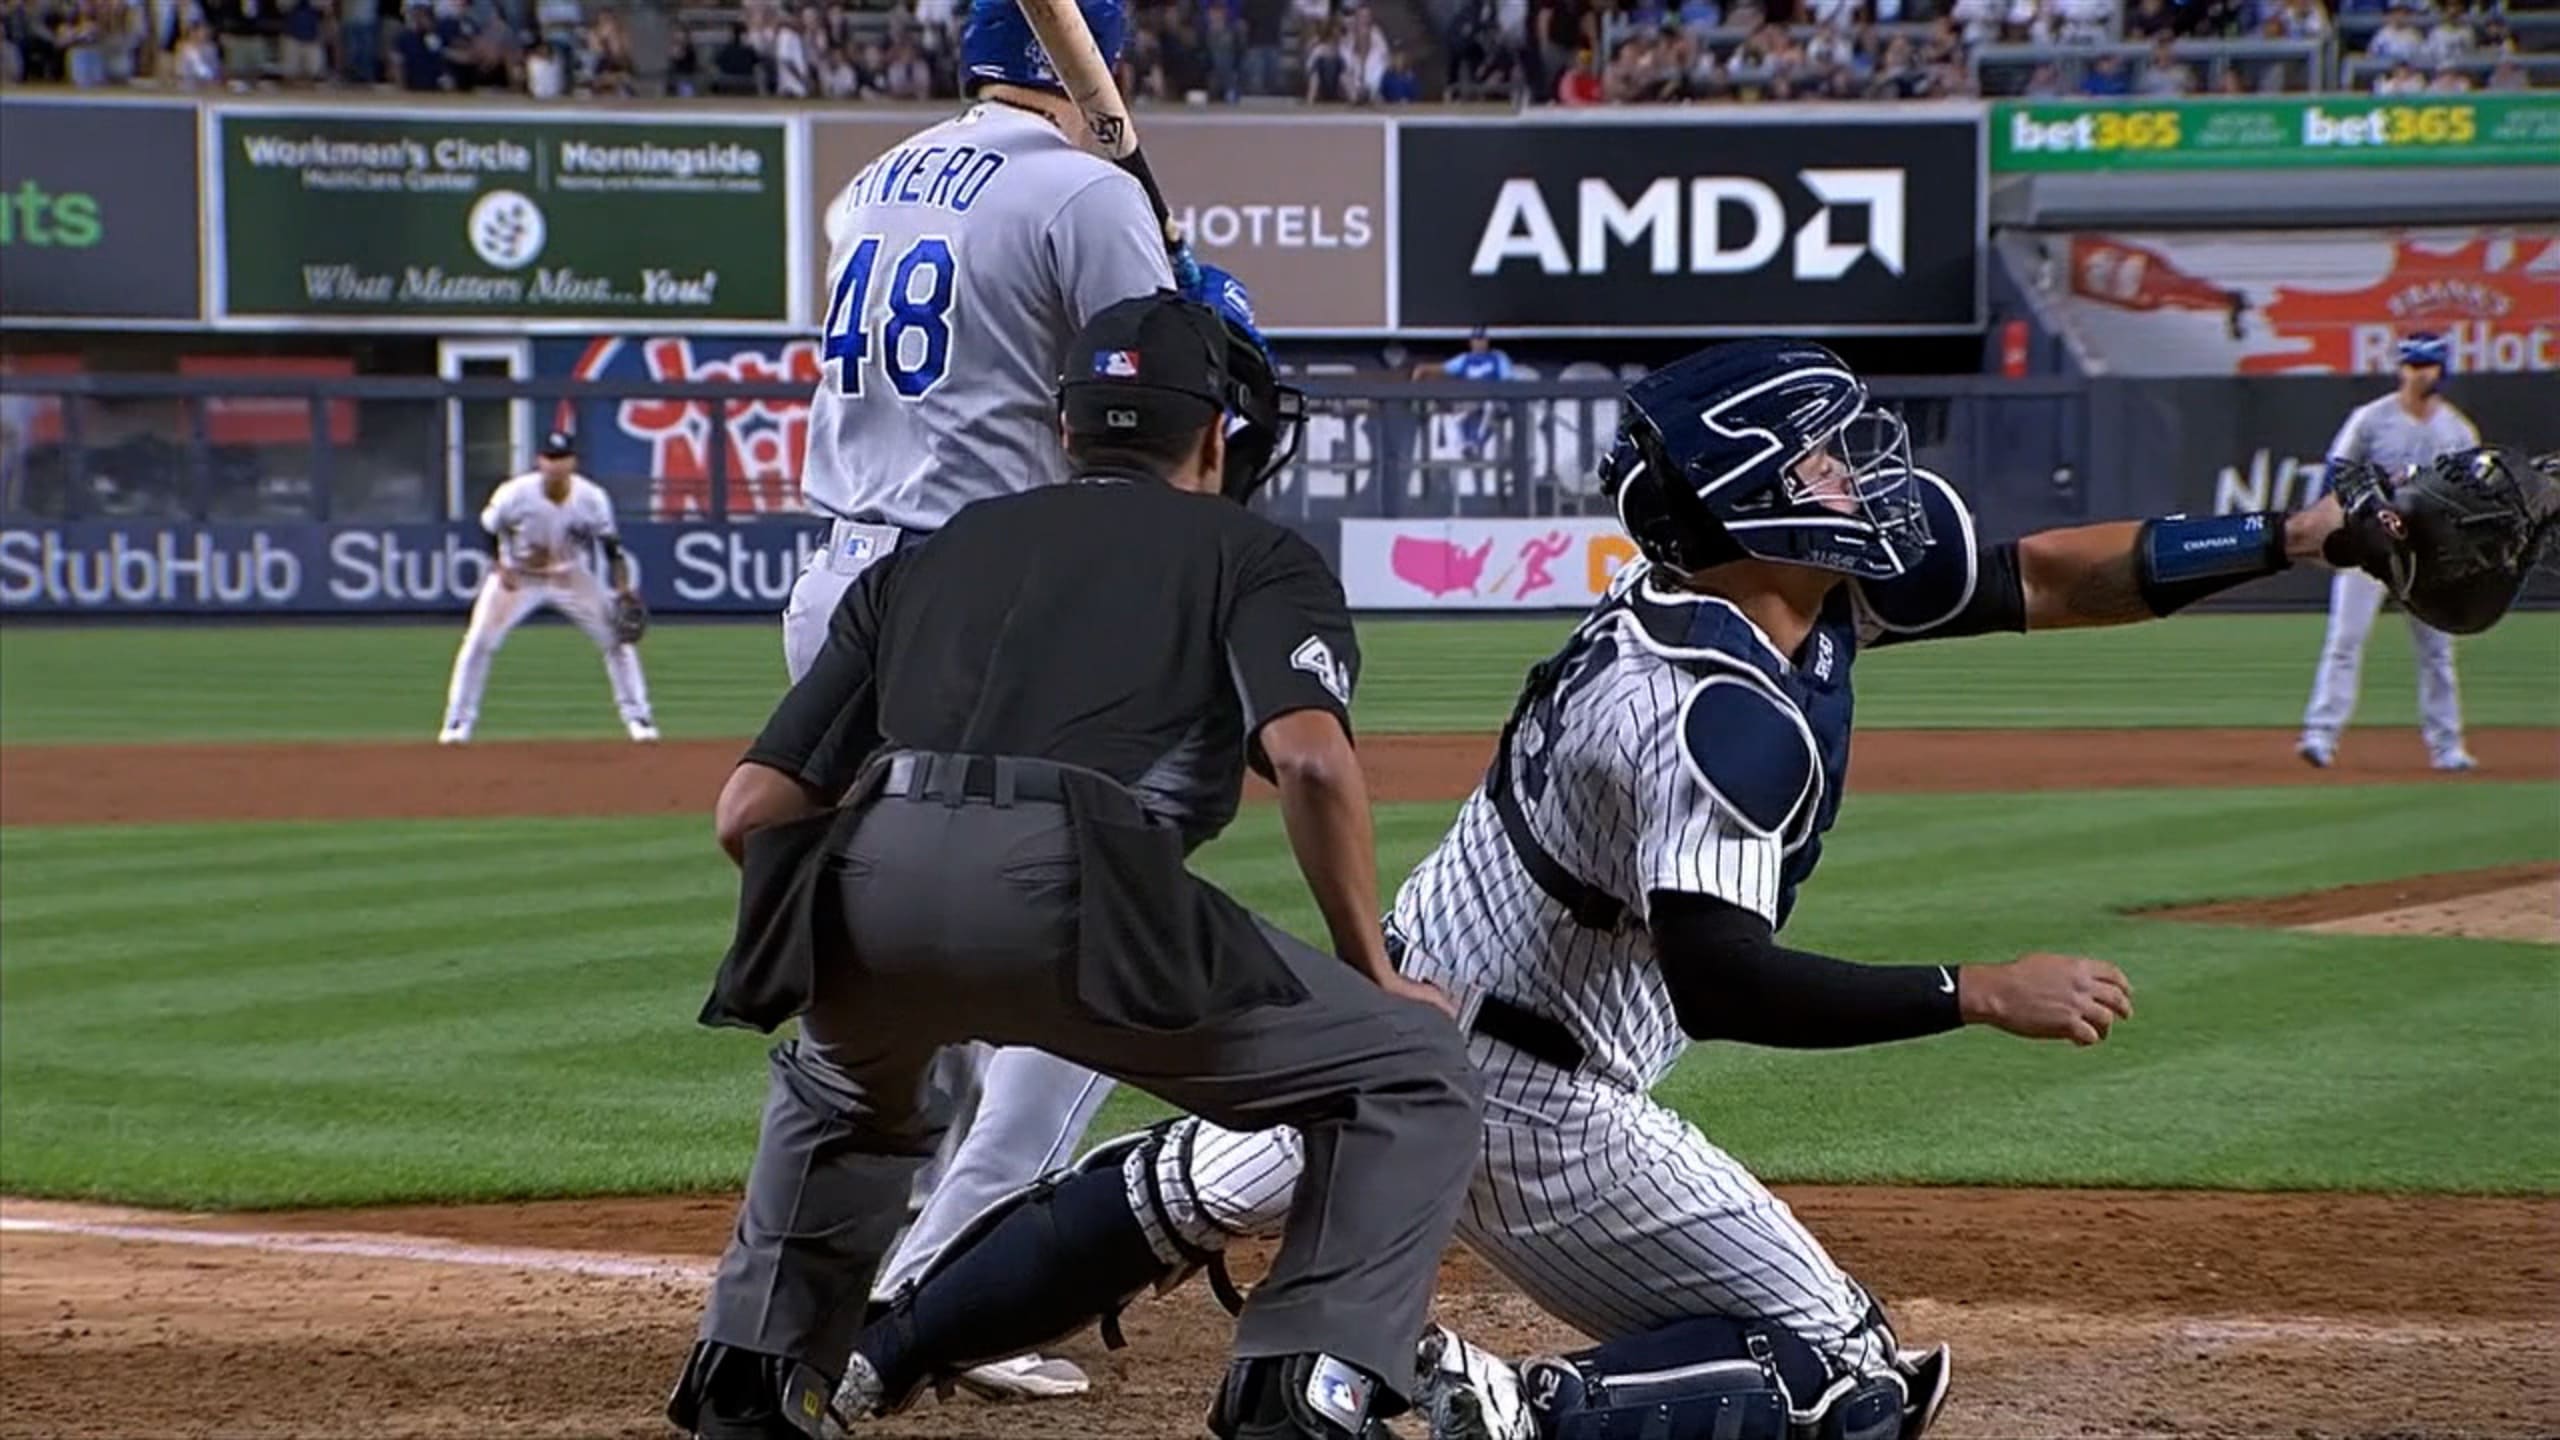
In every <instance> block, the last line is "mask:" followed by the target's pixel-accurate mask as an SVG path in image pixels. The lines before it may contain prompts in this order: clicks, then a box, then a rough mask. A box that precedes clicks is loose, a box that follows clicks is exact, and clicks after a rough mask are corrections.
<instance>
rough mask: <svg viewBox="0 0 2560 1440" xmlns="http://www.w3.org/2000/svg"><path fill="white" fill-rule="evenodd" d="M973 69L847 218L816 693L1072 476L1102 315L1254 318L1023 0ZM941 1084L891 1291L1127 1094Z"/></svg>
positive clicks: (795, 621) (1001, 1077)
mask: <svg viewBox="0 0 2560 1440" xmlns="http://www.w3.org/2000/svg"><path fill="white" fill-rule="evenodd" d="M1079 8H1080V10H1081V11H1082V13H1083V15H1084V19H1085V23H1086V25H1087V27H1088V28H1089V29H1090V30H1091V31H1092V33H1093V37H1094V41H1095V43H1096V44H1097V45H1098V46H1099V47H1100V48H1101V50H1102V53H1103V56H1104V58H1105V60H1106V61H1107V60H1109V59H1111V58H1112V57H1114V56H1116V55H1117V54H1118V53H1119V51H1120V48H1121V45H1122V42H1123V40H1124V38H1125V36H1126V33H1127V29H1128V25H1127V16H1126V14H1125V12H1124V9H1123V6H1122V3H1121V0H1080V5H1079ZM961 61H962V65H963V67H964V69H965V72H966V74H965V82H964V83H965V88H966V89H967V91H968V92H969V97H970V99H971V100H972V101H973V102H974V103H972V104H971V105H970V106H969V108H968V109H966V110H965V111H963V112H962V113H961V114H960V115H958V116H956V117H954V118H953V119H950V120H947V121H944V122H942V123H939V124H936V125H933V126H929V127H927V128H926V129H924V130H922V131H919V132H918V133H916V134H915V135H914V136H912V137H910V138H908V139H907V140H905V141H903V142H901V143H899V144H898V145H896V146H894V147H892V148H891V149H890V150H889V151H887V152H886V153H885V154H882V155H881V156H879V157H878V158H877V159H875V160H873V161H872V162H871V163H870V164H869V165H867V166H865V167H863V169H862V170H861V172H860V173H858V174H856V175H855V176H854V177H853V179H852V181H851V182H850V183H849V184H847V185H846V186H845V187H844V189H843V190H842V191H841V192H839V193H838V194H837V195H836V197H835V199H834V200H833V201H832V202H830V203H829V205H828V207H827V212H826V229H827V246H828V255H829V259H828V265H827V292H826V293H827V305H826V312H825V330H824V336H823V343H824V356H825V373H824V375H823V376H822V378H821V379H820V381H819V384H818V387H817V391H816V394H815V396H814V398H813V399H812V400H811V403H810V415H809V449H808V454H807V457H806V459H805V462H804V463H803V465H802V469H801V494H802V498H803V500H804V502H805V503H806V504H807V505H808V507H809V509H810V510H812V511H814V512H816V513H818V514H821V515H824V516H827V517H828V518H829V521H830V523H829V525H828V528H827V537H826V545H825V546H824V548H823V549H821V550H820V551H818V552H817V553H816V554H813V555H812V556H811V557H810V560H809V563H808V564H807V565H806V566H805V567H804V568H803V569H802V571H801V573H800V576H799V578H798V580H797V581H796V582H795V583H794V584H793V586H792V591H791V599H790V601H789V604H788V606H787V607H786V609H785V610H784V612H783V624H782V629H783V655H784V660H785V662H786V665H787V667H788V669H789V672H790V676H791V678H792V679H793V680H795V681H796V680H798V679H799V678H800V676H801V675H802V674H803V673H805V672H806V671H807V670H808V668H809V665H810V663H811V661H812V660H813V659H814V658H815V657H816V655H817V654H818V652H819V650H820V648H821V647H822V645H823V643H824V641H825V639H826V634H827V624H828V621H829V619H830V618H831V617H832V616H833V615H834V613H835V610H836V604H837V601H838V600H839V599H841V598H842V596H843V595H844V593H845V591H846V589H847V588H848V587H850V586H851V585H852V584H853V582H854V580H855V579H856V577H858V576H860V575H861V573H862V572H863V571H864V570H865V569H867V568H868V567H869V566H870V565H872V564H873V563H874V562H876V561H878V560H879V559H881V558H882V557H883V556H886V555H888V554H890V553H891V552H892V551H894V550H896V549H897V548H898V546H899V545H900V544H901V543H902V542H904V541H906V540H908V539H909V538H910V537H916V536H920V535H923V534H928V533H930V532H932V531H934V530H937V529H939V528H940V527H941V526H942V524H943V523H944V522H945V521H947V520H948V519H950V517H951V515H952V514H953V513H954V512H955V511H957V510H958V509H959V508H960V507H961V506H963V505H966V504H968V503H969V502H971V501H973V500H981V499H986V498H989V497H992V496H997V495H1005V494H1010V493H1012V492H1015V491H1019V490H1026V489H1030V488H1032V487H1034V486H1039V485H1048V484H1054V483H1057V482H1059V481H1062V480H1064V479H1065V478H1066V477H1067V474H1068V469H1067V461H1066V454H1065V451H1064V449H1063V448H1062V447H1061V444H1060V442H1059V438H1058V420H1057V401H1056V387H1057V381H1058V365H1059V360H1060V357H1061V355H1062V354H1063V353H1064V351H1065V347H1066V345H1067V342H1068V340H1069V339H1070V338H1071V337H1072V336H1073V335H1074V334H1075V332H1076V331H1077V329H1078V328H1079V327H1081V326H1082V325H1083V324H1084V323H1085V322H1086V321H1087V320H1089V319H1090V318H1091V317H1092V316H1093V315H1095V314H1096V313H1098V312H1100V311H1102V310H1104V309H1106V308H1108V307H1109V306H1111V305H1113V304H1115V303H1117V302H1119V301H1121V300H1125V299H1128V298H1130V297H1132V296H1136V295H1145V294H1150V293H1153V292H1154V291H1156V290H1159V289H1163V288H1166V287H1167V286H1171V285H1175V284H1177V282H1179V283H1180V284H1181V285H1182V288H1184V289H1185V291H1186V293H1191V294H1193V295H1194V296H1195V298H1201V299H1204V300H1207V301H1209V302H1210V303H1212V304H1213V305H1215V306H1217V307H1218V308H1220V309H1221V310H1223V311H1225V312H1227V313H1229V314H1231V315H1234V316H1236V317H1237V318H1239V319H1241V320H1243V321H1244V322H1245V323H1246V325H1247V326H1248V328H1250V325H1251V320H1252V314H1251V307H1250V301H1249V300H1248V299H1247V297H1246V296H1245V294H1244V291H1243V287H1242V286H1241V285H1238V284H1236V283H1235V282H1234V280H1233V278H1232V277H1229V276H1226V275H1224V274H1222V273H1220V272H1217V271H1215V270H1208V271H1202V270H1200V269H1198V268H1197V267H1194V266H1191V265H1190V264H1189V263H1188V260H1187V257H1184V258H1183V261H1182V263H1181V264H1180V266H1179V267H1177V264H1176V262H1175V260H1174V259H1173V258H1170V257H1168V255H1167V253H1166V247H1165V240H1164V231H1163V229H1162V227H1161V226H1160V225H1159V223H1158V221H1157V219H1156V216H1155V214H1154V211H1153V209H1152V207H1151V206H1150V204H1149V202H1148V200H1147V196H1146V192H1145V190H1144V188H1143V187H1141V186H1140V184H1139V183H1138V181H1137V179H1136V178H1135V177H1134V176H1132V175H1131V174H1130V173H1129V172H1128V171H1126V170H1123V169H1121V168H1120V167H1118V166H1116V165H1114V164H1112V163H1110V162H1109V161H1106V160H1104V159H1102V158H1100V157H1099V156H1096V155H1094V154H1093V153H1091V152H1089V151H1087V150H1084V149H1082V148H1080V147H1079V146H1078V145H1077V144H1076V142H1075V141H1074V140H1073V139H1071V138H1070V137H1071V136H1072V135H1076V134H1080V133H1082V129H1083V120H1082V117H1081V115H1080V113H1079V112H1078V111H1077V109H1076V107H1075V106H1074V104H1073V103H1072V102H1070V101H1068V100H1067V99H1066V97H1065V95H1064V93H1063V92H1062V91H1061V89H1060V88H1059V86H1058V83H1057V78H1056V75H1055V74H1054V72H1053V71H1052V70H1051V69H1050V67H1049V64H1048V59H1047V56H1046V54H1045V53H1044V52H1043V51H1042V50H1041V48H1040V45H1039V42H1038V39H1037V38H1036V36H1035V35H1034V34H1033V32H1032V30H1031V27H1030V23H1029V22H1028V21H1027V20H1025V19H1024V18H1023V15H1022V12H1021V10H1020V9H1019V8H1018V6H1017V5H1016V4H1015V3H1014V0H977V3H974V4H973V5H972V6H971V7H970V10H969V17H968V22H967V26H966V28H965V29H964V31H963V33H962V36H961ZM1177 269H1179V271H1180V273H1177ZM930 1083H931V1085H932V1087H933V1089H934V1091H935V1093H936V1094H937V1096H938V1097H939V1099H940V1104H939V1106H938V1109H939V1110H940V1111H941V1112H942V1113H945V1114H948V1115H949V1117H950V1125H949V1128H948V1129H947V1130H946V1131H945V1138H944V1142H943V1146H942V1148H941V1150H940V1151H939V1152H937V1154H936V1155H935V1157H934V1159H933V1160H932V1162H931V1163H930V1164H928V1166H927V1167H926V1169H925V1170H924V1171H923V1173H922V1174H921V1175H920V1177H919V1179H918V1184H917V1194H916V1198H915V1202H914V1205H915V1208H914V1213H913V1215H912V1216H911V1219H910V1223H909V1227H908V1229H907V1231H906V1233H905V1235H904V1236H903V1237H902V1238H901V1240H900V1241H899V1243H898V1245H897V1247H896V1249H895V1251H894V1252H893V1254H892V1256H891V1258H890V1260H889V1262H888V1263H887V1264H886V1265H884V1266H882V1267H881V1272H880V1276H879V1279H878V1282H877V1290H878V1294H879V1295H880V1296H882V1297H886V1296H887V1295H889V1294H891V1293H892V1292H894V1290H895V1289H896V1288H897V1286H898V1285H900V1284H901V1283H903V1282H904V1281H906V1280H908V1279H910V1278H912V1277H913V1275H914V1274H915V1273H916V1272H917V1270H918V1269H920V1268H921V1267H922V1265H923V1264H924V1263H925V1262H926V1261H928V1260H930V1259H931V1258H932V1257H933V1255H934V1253H935V1252H936V1251H937V1250H938V1249H939V1248H940V1247H941V1245H942V1244H943V1242H944V1241H946V1240H947V1239H948V1238H949V1236H950V1234H951V1233H952V1232H953V1231H954V1230H956V1229H957V1228H958V1227H959V1226H960V1225H961V1224H962V1223H964V1222H966V1221H967V1220H968V1218H969V1217H970V1216H971V1215H973V1214H975V1213H976V1212H977V1211H978V1210H980V1209H982V1208H984V1206H986V1205H987V1204H988V1203H990V1202H991V1201H994V1200H996V1199H999V1198H1001V1197H1002V1196H1003V1195H1005V1194H1006V1193H1008V1192H1009V1191H1011V1190H1013V1189H1015V1188H1017V1187H1019V1186H1021V1185H1022V1184H1024V1183H1025V1182H1027V1181H1029V1180H1031V1179H1032V1178H1034V1177H1036V1176H1038V1175H1040V1174H1041V1173H1043V1172H1044V1171H1045V1170H1047V1169H1050V1168H1052V1167H1054V1166H1056V1165H1058V1164H1060V1163H1062V1162H1063V1161H1064V1160H1065V1159H1066V1158H1067V1157H1068V1155H1069V1154H1071V1153H1072V1150H1071V1147H1072V1146H1073V1144H1074V1141H1075V1139H1076V1137H1077V1136H1078V1135H1079V1134H1081V1133H1082V1131H1083V1129H1084V1127H1085V1126H1086V1125H1087V1124H1088V1123H1090V1121H1091V1118H1092V1115H1093V1111H1094V1109H1095V1108H1097V1107H1098V1106H1100V1104H1101V1103H1102V1100H1103V1098H1104V1096H1105V1095H1107V1094H1108V1093H1109V1086H1108V1084H1107V1083H1106V1082H1104V1081H1102V1080H1100V1079H1099V1078H1098V1077H1096V1076H1094V1075H1092V1074H1091V1073H1090V1072H1088V1071H1085V1070H1083V1069H1081V1068H1079V1067H1075V1066H1071V1065H1068V1064H1066V1063H1065V1062H1063V1061H1059V1060H1055V1059H1053V1058H1051V1057H1049V1056H1046V1055H1042V1054H1040V1053H1039V1052H1036V1051H999V1050H995V1049H992V1048H990V1047H987V1046H983V1045H975V1044H972V1045H966V1046H954V1047H952V1048H951V1049H949V1050H947V1051H945V1052H943V1054H942V1055H941V1056H940V1057H939V1059H938V1061H937V1063H936V1065H935V1066H934V1068H933V1072H932V1074H931V1077H930ZM973 1136H974V1137H976V1139H975V1143H973V1144H971V1145H970V1146H969V1148H968V1149H967V1151H966V1152H965V1154H964V1153H963V1152H962V1151H961V1148H960V1147H961V1145H962V1142H963V1141H964V1140H968V1139H969V1138H970V1137H973ZM963 1383H964V1384H966V1385H968V1387H969V1388H971V1389H972V1390H974V1391H977V1392H978V1393H980V1394H983V1395H986V1396H988V1397H989V1398H996V1399H1036V1398H1042V1397H1047V1396H1056V1395H1070V1394H1075V1393H1078V1392H1081V1391H1082V1390H1084V1389H1085V1388H1086V1383H1087V1382H1086V1380H1085V1377H1084V1374H1083V1372H1082V1371H1080V1370H1079V1369H1077V1368H1076V1367H1075V1366H1074V1365H1073V1364H1071V1363H1069V1362H1067V1361H1063V1360H1053V1359H1052V1360H1044V1359H1043V1358H1042V1357H1040V1356H1037V1355H1026V1356H1019V1357H1013V1358H1011V1359H1008V1360H1005V1361H1002V1362H999V1363H994V1364H989V1365H986V1366H981V1367H978V1368H976V1369H974V1370H972V1371H971V1372H970V1373H969V1374H968V1375H967V1376H966V1377H964V1378H963Z"/></svg>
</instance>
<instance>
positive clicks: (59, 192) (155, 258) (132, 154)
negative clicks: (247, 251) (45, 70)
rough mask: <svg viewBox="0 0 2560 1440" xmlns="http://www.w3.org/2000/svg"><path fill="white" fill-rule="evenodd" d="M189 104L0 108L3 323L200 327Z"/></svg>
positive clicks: (37, 103)
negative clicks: (138, 323)
mask: <svg viewBox="0 0 2560 1440" xmlns="http://www.w3.org/2000/svg"><path fill="white" fill-rule="evenodd" d="M196 230H197V218H196V110H195V107H194V106H193V105H187V104H178V105H169V104H109V103H103V102H75V101H60V100H22V99H18V98H16V97H11V98H10V99H8V100H6V101H0V316H4V317H6V319H7V320H8V322H9V323H11V324H29V323H33V322H37V321H69V322H72V323H75V324H76V323H79V322H81V321H97V320H171V321H179V322H184V323H187V324H193V323H195V322H196V321H197V320H198V319H200V318H202V309H203V300H202V293H203V287H202V286H201V284H200V283H199V281H198V278H197V265H196Z"/></svg>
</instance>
